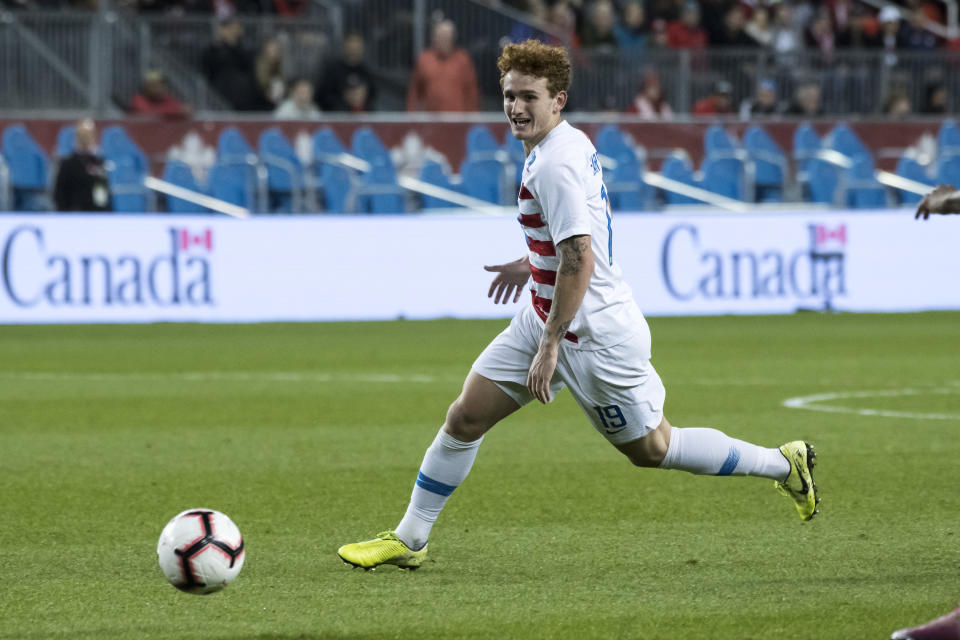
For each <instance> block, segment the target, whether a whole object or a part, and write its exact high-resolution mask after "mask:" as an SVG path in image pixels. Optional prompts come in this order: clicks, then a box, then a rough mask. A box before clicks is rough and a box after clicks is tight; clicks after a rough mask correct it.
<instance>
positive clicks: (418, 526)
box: [395, 429, 483, 550]
mask: <svg viewBox="0 0 960 640" xmlns="http://www.w3.org/2000/svg"><path fill="white" fill-rule="evenodd" d="M482 441H483V437H481V438H480V439H479V440H474V441H473V442H460V441H459V440H457V439H456V438H454V437H453V436H451V435H450V434H449V433H447V432H446V431H444V430H443V429H440V433H438V434H437V437H436V438H434V440H433V444H431V445H430V447H428V448H427V453H426V454H425V455H424V456H423V462H422V463H421V464H420V473H419V474H418V475H417V483H416V484H415V485H414V487H413V494H412V495H411V496H410V504H409V506H407V512H406V513H405V514H404V515H403V519H402V520H400V524H398V525H397V528H396V530H395V533H396V534H397V537H398V538H400V540H402V541H403V543H404V544H405V545H407V546H408V547H410V548H411V549H413V550H417V549H419V548H421V547H423V545H425V544H427V538H428V537H429V536H430V529H431V528H432V527H433V523H434V522H436V521H437V516H439V515H440V510H441V509H443V505H445V504H446V503H447V500H448V499H449V498H450V494H451V493H453V490H454V489H456V488H457V486H459V484H460V483H461V482H463V480H464V478H466V477H467V474H468V473H470V467H472V466H473V461H474V460H475V459H476V457H477V449H478V448H479V447H480V443H481V442H482Z"/></svg>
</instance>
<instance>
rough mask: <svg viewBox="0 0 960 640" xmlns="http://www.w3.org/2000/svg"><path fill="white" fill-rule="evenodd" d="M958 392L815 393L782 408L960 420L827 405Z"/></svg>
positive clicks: (950, 417)
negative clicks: (869, 399) (860, 400)
mask: <svg viewBox="0 0 960 640" xmlns="http://www.w3.org/2000/svg"><path fill="white" fill-rule="evenodd" d="M958 393H960V389H957V388H951V389H948V388H931V389H881V390H877V391H838V392H835V393H818V394H814V395H811V396H801V397H797V398H787V399H786V400H784V401H783V406H784V407H787V408H788V409H806V410H808V411H824V412H827V413H848V414H854V415H859V416H869V417H879V418H908V419H915V420H960V413H920V412H915V411H888V410H886V409H857V408H854V407H844V406H836V405H829V404H822V403H824V402H831V401H833V400H856V399H861V398H898V397H903V396H929V395H957V394H958Z"/></svg>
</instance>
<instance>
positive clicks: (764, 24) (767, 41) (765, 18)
mask: <svg viewBox="0 0 960 640" xmlns="http://www.w3.org/2000/svg"><path fill="white" fill-rule="evenodd" d="M743 30H744V31H745V32H746V34H747V35H748V36H750V37H751V38H753V41H754V42H756V43H757V44H758V45H760V46H761V47H767V48H769V47H772V46H773V25H772V24H770V10H769V9H768V8H767V6H766V5H763V4H758V5H756V6H755V7H754V8H753V15H751V16H750V20H749V21H748V22H747V24H746V25H745V26H744V27H743Z"/></svg>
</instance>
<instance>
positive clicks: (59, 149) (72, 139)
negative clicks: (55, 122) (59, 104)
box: [54, 124, 77, 158]
mask: <svg viewBox="0 0 960 640" xmlns="http://www.w3.org/2000/svg"><path fill="white" fill-rule="evenodd" d="M76 149H77V128H76V127H75V126H74V125H72V124H67V125H64V126H62V127H60V131H58V132H57V146H56V149H55V150H54V154H55V155H56V156H57V157H58V158H66V157H67V156H69V155H70V154H71V153H73V152H74V151H76Z"/></svg>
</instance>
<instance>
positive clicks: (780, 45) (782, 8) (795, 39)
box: [773, 2, 803, 64]
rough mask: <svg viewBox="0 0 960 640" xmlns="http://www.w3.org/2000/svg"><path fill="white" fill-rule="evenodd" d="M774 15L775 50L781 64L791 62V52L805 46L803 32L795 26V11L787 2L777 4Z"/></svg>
mask: <svg viewBox="0 0 960 640" xmlns="http://www.w3.org/2000/svg"><path fill="white" fill-rule="evenodd" d="M773 16H774V18H773V50H774V52H776V53H777V59H778V61H779V62H780V63H781V64H790V62H791V61H792V59H793V57H792V56H790V54H792V53H796V52H798V51H800V50H801V49H802V48H803V40H802V38H801V33H800V32H799V31H797V29H796V28H795V27H794V24H795V22H794V20H793V11H792V9H791V8H790V5H789V4H787V3H786V2H781V3H780V4H778V5H777V7H776V9H775V10H774V14H773Z"/></svg>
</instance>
